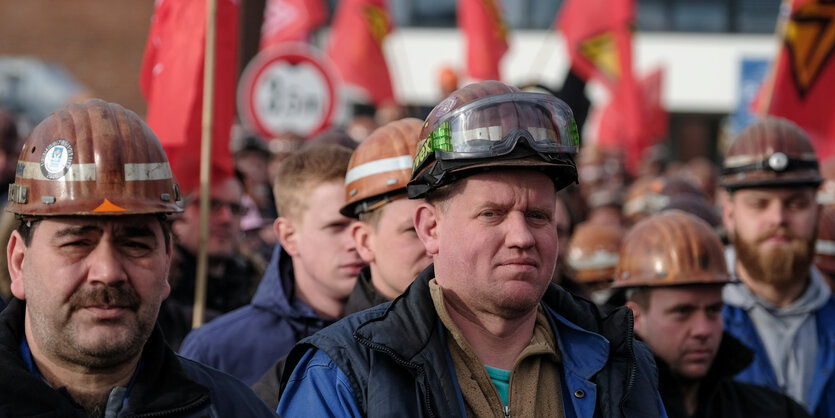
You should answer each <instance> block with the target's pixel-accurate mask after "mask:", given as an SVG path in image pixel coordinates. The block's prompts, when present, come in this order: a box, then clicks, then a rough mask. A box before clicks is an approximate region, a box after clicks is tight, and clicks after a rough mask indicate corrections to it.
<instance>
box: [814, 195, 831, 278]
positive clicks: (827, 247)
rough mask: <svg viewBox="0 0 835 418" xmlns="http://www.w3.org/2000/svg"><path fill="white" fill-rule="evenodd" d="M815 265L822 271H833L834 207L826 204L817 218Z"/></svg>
mask: <svg viewBox="0 0 835 418" xmlns="http://www.w3.org/2000/svg"><path fill="white" fill-rule="evenodd" d="M815 266H816V267H817V268H818V269H820V270H821V271H823V272H826V273H829V274H833V273H835V209H833V208H831V207H827V206H825V207H823V208H822V209H821V213H820V217H819V218H818V239H817V241H815Z"/></svg>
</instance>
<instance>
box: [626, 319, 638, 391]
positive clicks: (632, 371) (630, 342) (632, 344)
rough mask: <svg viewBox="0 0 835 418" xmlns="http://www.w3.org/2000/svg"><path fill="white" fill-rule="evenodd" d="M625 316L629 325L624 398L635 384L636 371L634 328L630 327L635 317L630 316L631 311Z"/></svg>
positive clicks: (633, 323)
mask: <svg viewBox="0 0 835 418" xmlns="http://www.w3.org/2000/svg"><path fill="white" fill-rule="evenodd" d="M627 317H628V319H629V327H628V328H627V334H626V338H627V340H626V341H628V343H627V347H628V348H629V350H628V352H629V380H628V381H627V382H626V390H625V391H624V396H623V398H624V399H626V398H627V397H629V393H630V392H632V387H633V386H635V375H636V374H637V373H638V370H637V369H638V366H637V363H638V362H637V361H636V359H635V330H634V329H633V328H632V327H633V326H634V325H635V317H633V316H632V313H629V315H627Z"/></svg>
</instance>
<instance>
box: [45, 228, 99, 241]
mask: <svg viewBox="0 0 835 418" xmlns="http://www.w3.org/2000/svg"><path fill="white" fill-rule="evenodd" d="M101 232H102V229H101V228H100V227H98V226H95V225H81V226H68V227H66V228H61V229H59V230H58V231H57V232H55V235H54V236H53V239H64V238H71V237H80V236H84V235H89V234H91V233H101Z"/></svg>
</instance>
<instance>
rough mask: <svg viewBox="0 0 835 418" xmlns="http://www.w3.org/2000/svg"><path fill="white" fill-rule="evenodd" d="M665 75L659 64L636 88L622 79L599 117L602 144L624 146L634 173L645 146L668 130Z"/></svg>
mask: <svg viewBox="0 0 835 418" xmlns="http://www.w3.org/2000/svg"><path fill="white" fill-rule="evenodd" d="M662 79H663V72H662V70H661V69H660V68H658V69H655V70H654V71H652V72H651V73H649V74H648V75H647V76H646V77H644V78H643V79H641V81H640V83H639V85H638V91H637V92H633V91H630V90H629V89H628V87H629V84H627V83H620V84H619V85H618V88H617V90H615V93H614V94H613V96H612V99H611V100H610V101H609V104H608V105H606V107H605V108H604V109H603V113H602V115H601V117H600V126H599V128H598V136H597V138H598V144H599V146H600V147H602V148H619V149H623V150H624V151H625V154H626V168H627V171H629V172H630V173H632V174H635V172H636V171H637V168H638V163H639V162H640V158H641V156H642V155H643V153H644V150H646V149H647V148H648V147H650V146H652V145H654V144H655V143H656V142H657V141H658V140H659V139H661V138H663V137H664V135H666V134H667V127H668V115H667V111H666V110H665V109H664V107H663V106H662V104H661V85H662ZM632 110H637V111H632Z"/></svg>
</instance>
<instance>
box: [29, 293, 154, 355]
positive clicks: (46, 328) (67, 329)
mask: <svg viewBox="0 0 835 418" xmlns="http://www.w3.org/2000/svg"><path fill="white" fill-rule="evenodd" d="M103 303H111V304H118V305H119V306H125V307H127V309H129V310H131V311H133V312H134V314H135V315H134V316H132V317H131V318H130V319H120V321H121V325H122V329H123V332H122V333H121V334H120V335H116V336H115V337H112V338H99V339H98V340H97V341H93V342H87V341H83V339H84V333H85V331H87V330H88V329H86V328H89V325H90V324H89V323H84V322H82V320H81V319H80V318H79V317H78V316H77V314H78V311H79V310H81V309H83V308H84V307H86V306H92V305H96V304H103ZM67 306H68V308H67V309H66V310H62V311H61V312H62V315H63V316H64V317H63V318H60V319H55V318H48V317H47V316H46V315H44V314H43V313H42V312H34V310H32V311H30V313H31V314H32V332H33V333H34V334H35V337H36V338H37V339H38V340H39V345H40V346H41V347H42V349H43V350H44V351H45V352H47V353H51V355H52V356H54V357H55V358H57V359H59V360H60V361H62V362H66V363H69V364H75V365H78V366H81V367H84V368H86V369H89V370H108V369H111V368H114V367H118V366H120V365H122V364H124V363H125V362H127V361H129V360H130V359H132V358H134V357H136V356H137V355H139V353H140V352H141V351H142V348H143V347H144V345H145V341H146V340H147V339H148V337H149V336H150V334H151V331H152V330H153V327H154V324H155V323H156V314H155V311H154V310H153V309H151V310H150V311H149V310H148V309H149V307H148V306H144V307H143V306H142V305H141V301H140V298H139V295H138V294H137V293H136V291H135V290H134V289H133V288H131V287H129V286H127V285H120V286H98V287H87V288H80V289H79V290H78V291H76V292H75V293H73V295H72V296H71V297H70V299H69V301H68V303H67Z"/></svg>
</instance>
